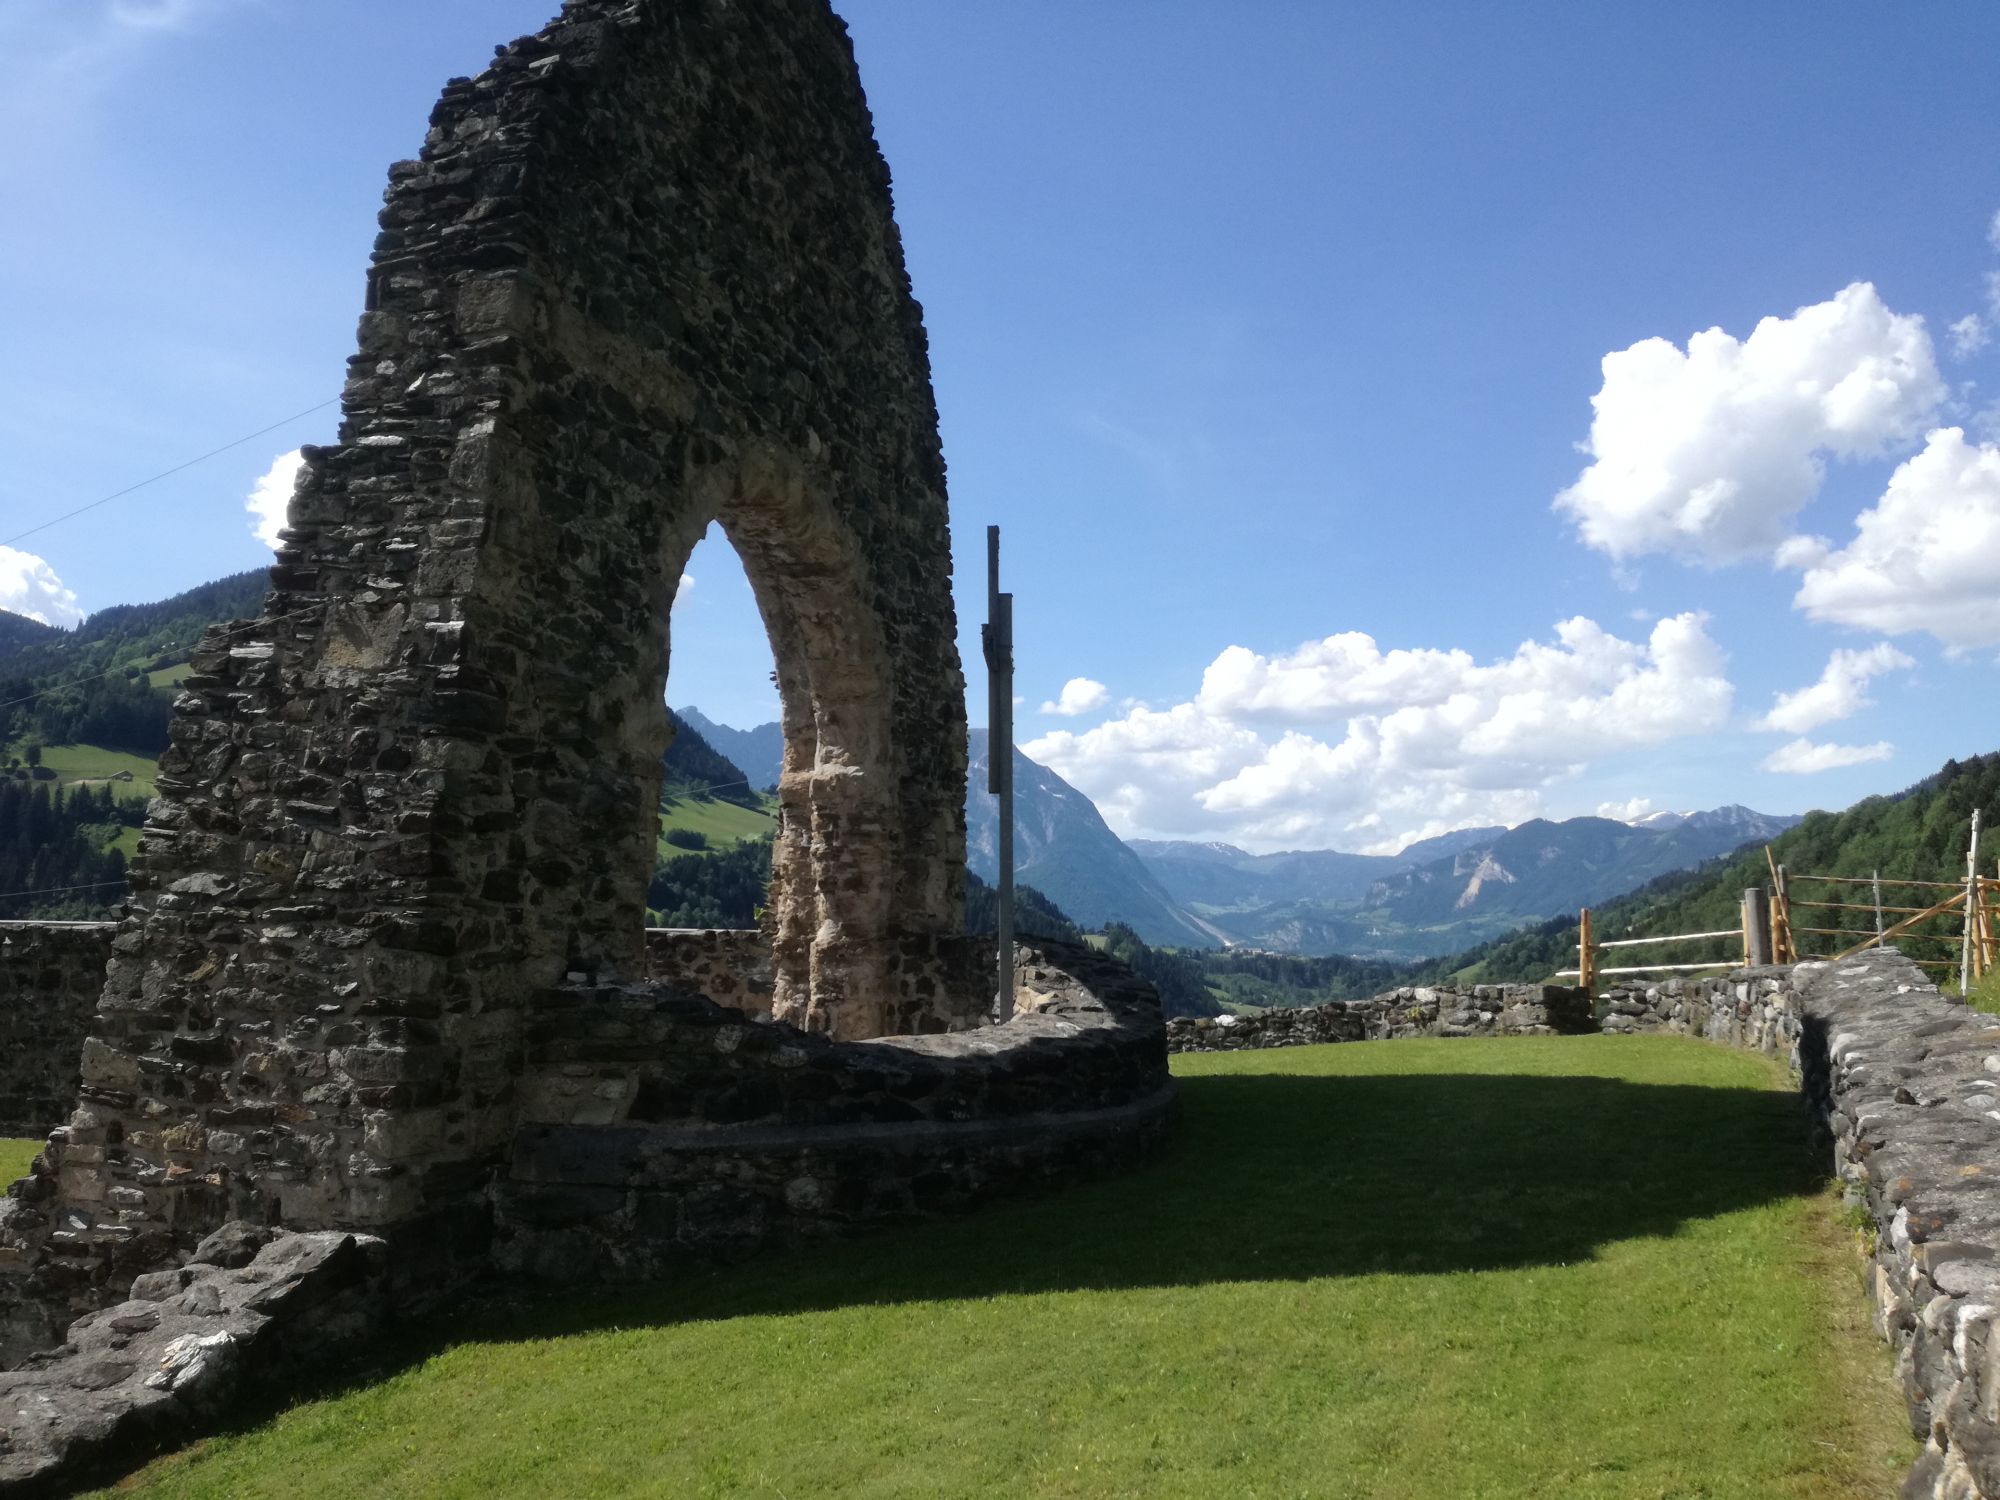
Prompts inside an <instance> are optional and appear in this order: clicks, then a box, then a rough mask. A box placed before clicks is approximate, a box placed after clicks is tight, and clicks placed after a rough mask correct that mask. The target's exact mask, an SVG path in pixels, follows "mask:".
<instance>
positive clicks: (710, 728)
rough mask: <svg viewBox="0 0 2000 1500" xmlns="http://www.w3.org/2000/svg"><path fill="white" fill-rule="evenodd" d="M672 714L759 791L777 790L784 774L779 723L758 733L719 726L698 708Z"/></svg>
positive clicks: (724, 725)
mask: <svg viewBox="0 0 2000 1500" xmlns="http://www.w3.org/2000/svg"><path fill="white" fill-rule="evenodd" d="M673 712H674V713H676V714H678V715H679V716H680V717H681V719H682V720H683V722H685V723H686V724H688V725H689V726H690V727H691V728H692V729H693V730H694V731H695V733H697V734H699V735H700V736H701V737H702V738H703V739H705V740H707V741H708V743H709V746H710V747H711V748H712V749H713V750H715V752H716V753H717V754H718V755H721V756H722V757H723V758H724V759H725V760H729V761H733V762H734V763H735V764H736V765H737V766H738V767H740V768H741V770H742V772H743V774H744V775H745V776H746V777H747V778H749V781H750V785H751V786H752V787H754V788H755V789H756V790H758V791H760V792H768V791H770V790H772V789H773V788H775V787H776V786H777V784H778V778H779V777H780V776H782V775H783V774H784V771H785V731H784V727H783V726H782V725H781V724H779V723H778V721H777V720H776V719H773V720H772V721H771V722H770V723H768V724H759V725H758V726H757V727H756V728H755V729H732V728H730V726H729V725H727V724H718V723H716V722H715V720H713V719H711V718H710V717H709V716H708V715H707V714H705V713H703V712H702V711H701V710H700V709H698V708H694V707H688V708H677V709H675V710H673Z"/></svg>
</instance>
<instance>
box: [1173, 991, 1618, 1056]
mask: <svg viewBox="0 0 2000 1500" xmlns="http://www.w3.org/2000/svg"><path fill="white" fill-rule="evenodd" d="M1594 1029H1595V1027H1594V1025H1593V1023H1592V1020H1591V1004H1590V996H1589V995H1588V994H1587V993H1586V992H1585V991H1583V990H1580V989H1575V988H1573V987H1571V986H1569V985H1562V984H1481V985H1474V986H1472V987H1470V988H1468V989H1459V988H1456V987H1454V986H1450V985H1441V986H1428V985H1404V986H1402V987H1401V988H1400V989H1394V990H1386V991H1384V992H1383V993H1382V994H1379V995H1375V996H1372V997H1370V998H1369V999H1366V1000H1335V1001H1330V1002H1328V1003H1327V1004H1325V1005H1299V1006H1276V1007H1273V1008H1271V1009H1269V1010H1263V1011H1256V1012H1253V1013H1251V1014H1248V1015H1237V1016H1175V1017H1174V1018H1173V1019H1172V1020H1170V1021H1168V1022H1167V1050H1168V1051H1169V1052H1241V1051H1248V1050H1252V1049H1256V1048H1262V1047H1310V1046H1316V1045H1321V1044H1324V1043H1328V1042H1381V1041H1393V1040H1396V1039H1398V1038H1401V1037H1412V1036H1527V1035H1533V1034H1537V1033H1549V1032H1578V1031H1591V1030H1594Z"/></svg>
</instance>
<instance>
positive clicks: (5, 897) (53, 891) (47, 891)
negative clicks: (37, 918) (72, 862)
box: [0, 880, 125, 901]
mask: <svg viewBox="0 0 2000 1500" xmlns="http://www.w3.org/2000/svg"><path fill="white" fill-rule="evenodd" d="M123 884H125V882H124V881H122V880H100V881H98V882H97V883H96V884H95V885H52V886H47V887H45V888H44V889H42V890H39V891H0V901H12V900H13V899H14V898H15V897H16V896H61V895H66V894H68V893H69V892H70V891H101V890H103V889H105V888H106V887H107V886H114V885H123Z"/></svg>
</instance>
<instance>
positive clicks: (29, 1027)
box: [0, 922, 114, 1136]
mask: <svg viewBox="0 0 2000 1500" xmlns="http://www.w3.org/2000/svg"><path fill="white" fill-rule="evenodd" d="M113 930H114V929H113V927H112V925H111V924H110V923H108V922H0V1136H44V1135H47V1134H48V1133H49V1131H50V1130H51V1129H53V1128H54V1127H55V1125H56V1124H57V1123H58V1122H59V1121H61V1120H64V1119H67V1118H68V1116H69V1112H70V1111H71V1110H72V1109H74V1108H76V1089H77V1079H78V1060H79V1059H80V1058H81V1057H82V1055H83V1039H84V1037H85V1036H86V1035H87V1034H88V1033H89V1030H90V1019H91V1015H92V1013H93V1012H94V1011H95V1010H96V1009H97V994H98V991H100V990H101V989H103V988H104V963H105V960H106V959H107V958H108V957H109V956H110V952H111V934H112V932H113Z"/></svg>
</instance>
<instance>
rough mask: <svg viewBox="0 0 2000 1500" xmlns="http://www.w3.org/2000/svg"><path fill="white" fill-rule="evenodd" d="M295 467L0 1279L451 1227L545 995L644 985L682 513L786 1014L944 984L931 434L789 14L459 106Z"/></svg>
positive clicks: (468, 1207)
mask: <svg viewBox="0 0 2000 1500" xmlns="http://www.w3.org/2000/svg"><path fill="white" fill-rule="evenodd" d="M306 458H307V462H306V465H305V469H304V472H303V474H302V477H301V480H300V484H299V488H298V491H297V493H296V495H295V497H294V499H293V503H292V509H291V516H290V522H291V524H290V526H289V527H288V528H287V530H286V531H285V533H284V545H283V547H282V549H281V551H280V553H279V555H278V558H277V562H276V566H275V567H274V568H273V571H272V591H271V593H270V595H269V598H268V600H267V603H266V609H265V613H264V615H263V617H262V618H260V619H259V620H257V621H255V622H250V623H247V624H243V625H239V626H236V627H233V628H231V629H229V630H226V631H215V632H211V633H210V634H209V635H208V636H207V637H206V638H205V639H204V641H203V643H202V644H201V646H200V647H199V649H198V650H197V651H196V652H195V654H194V659H193V671H192V674H191V675H190V676H189V677H188V678H187V680H186V681H185V683H184V684H183V691H182V693H181V696H180V698H179V699H178V701H177V703H176V705H175V707H176V714H175V720H174V725H173V733H172V745H171V747H170V749H169V750H168V751H167V752H166V754H165V755H164V756H163V758H162V761H161V776H160V780H159V793H160V795H159V798H158V799H157V801H156V802H155V804H154V806H153V808H152V811H151V814H150V817H149V822H148V825H147V827H146V829H145V832H144V838H143V841H142V844H141V847H140V850H139V853H138V856H137V858H136V859H135V860H134V862H133V870H132V883H133V891H134V905H135V914H134V915H133V916H131V917H130V918H128V919H127V921H126V922H125V923H124V924H123V928H122V930H121V931H120V932H119V934H118V936H117V938H116V940H115V942H114V945H113V946H114V954H113V957H112V960H111V963H110V966H109V971H108V975H107V981H106V985H105V989H104V992H103V995H102V997H101V1000H100V1003H99V1008H98V1014H97V1017H96V1020H95V1022H94V1023H93V1035H92V1039H91V1042H90V1045H89V1048H88V1049H87V1051H86V1053H85V1056H84V1065H83V1070H82V1084H81V1090H80V1104H79V1108H78V1110H77V1112H76V1114H75V1115H74V1117H73V1118H72V1120H71V1121H70V1123H69V1125H68V1126H67V1127H66V1128H65V1129H64V1130H63V1131H62V1132H59V1133H58V1136H57V1137H56V1139H55V1140H54V1141H53V1143H52V1145H51V1148H50V1150H49V1151H48V1152H47V1153H45V1159H44V1160H45V1167H46V1170H45V1171H43V1172H42V1173H41V1174H40V1175H38V1176H37V1177H36V1178H35V1179H33V1180H32V1181H30V1182H29V1183H28V1184H27V1185H26V1186H25V1188H23V1189H20V1190H17V1191H16V1192H15V1194H14V1196H12V1197H11V1198H9V1199H8V1200H7V1202H6V1204H5V1205H4V1207H0V1307H13V1308H15V1309H17V1310H18V1309H19V1308H21V1307H23V1306H27V1305H31V1304H32V1305H36V1306H43V1307H58V1308H69V1309H73V1310H82V1309H85V1308H87V1307H90V1306H93V1305H97V1304H99V1303H101V1302H102V1301H104V1300H105V1299H106V1298H108V1297H112V1296H115V1295H116V1294H117V1290H118V1288H119V1287H121V1286H122V1285H124V1284H125V1283H128V1282H129V1281H130V1280H131V1278H132V1277H133V1276H135V1275H137V1274H140V1273H141V1272H144V1271H147V1270H150V1269H152V1268H153V1267H155V1266H157V1265H160V1264H162V1263H165V1262H168V1261H171V1260H172V1259H174V1258H175V1257H176V1256H180V1255H185V1254H186V1253H187V1252H188V1251H189V1250H190V1249H191V1248H192V1247H193V1245H194V1243H195V1242H196V1241H198V1240H200V1239H201V1238H202V1237H203V1236H204V1235H206V1234H208V1233H209V1232H211V1231H212V1230H214V1229H215V1228H217V1227H218V1226H220V1225H221V1224H223V1223H224V1222H226V1221H231V1220H250V1221H253V1222H258V1223H265V1222H280V1223H283V1224H285V1225H287V1226H289V1227H292V1228H297V1229H314V1228H320V1227H335V1226H337V1227H342V1228H369V1229H380V1230H382V1231H384V1232H385V1233H391V1234H392V1235H393V1234H397V1233H400V1234H402V1235H403V1236H404V1237H405V1238H406V1239H409V1240H410V1241H411V1242H413V1243H415V1242H451V1243H457V1242H460V1241H464V1242H466V1243H468V1244H472V1243H475V1242H477V1241H478V1239H479V1237H480V1235H481V1233H482V1229H481V1224H482V1223H483V1221H484V1219H485V1216H486V1214H487V1207H486V1204H485V1201H484V1197H483V1194H484V1189H485V1185H486V1184H487V1182H488V1181H489V1180H490V1178H491V1176H492V1173H493V1172H494V1170H495V1168H496V1164H497V1163H499V1162H501V1161H503V1160H504V1159H505V1157H506V1155H507V1152H508V1151H509V1149H510V1147H511V1143H512V1139H513V1135H514V1130H515V1126H516V1123H517V1117H518V1110H519V1098H520V1086H519V1081H520V1075H521V1071H522V1067H523V1063H524V1058H525V1054H526V1049H527V1047H528V1045H529V1041H528V1025H529V1020H530V1017H531V1016H532V1014H533V1013H534V1009H535V1005H536V1001H537V997H539V996H542V995H544V994H546V993H547V992H548V991H549V990H550V989H551V988H552V987H555V986H557V985H559V984H561V983H563V982H564V981H565V976H567V975H570V974H579V975H582V976H584V981H585V982H588V983H598V984H604V983H612V984H615V983H617V982H620V981H630V980H636V979H638V978H640V977H641V976H643V974H644V973H645V958H644V953H643V945H644V939H643V937H642V927H643V916H644V913H643V898H644V885H645V880H646V876H647V874H648V872H649V871H650V867H651V861H652V844H653V837H654V825H653V810H654V806H655V802H656V795H657V787H658V777H659V757H660V753H661V750H662V748H663V744H664V736H665V728H664V717H663V713H662V709H661V703H662V696H663V687H664V681H665V675H666V669H667V646H668V642H667V630H668V626H669V618H670V616H669V610H670V605H671V595H672V589H673V580H675V579H677V578H678V577H679V575H680V570H681V564H682V563H683V562H684V560H685V558H686V556H687V553H688V551H689V549H690V548H691V547H692V546H693V545H694V543H695V541H696V540H697V539H698V538H699V537H700V535H701V534H702V532H703V531H704V530H705V529H706V527H707V526H708V525H709V524H710V523H711V522H716V523H719V524H720V525H721V526H722V527H723V529H724V531H725V532H726V533H727V535H728V537H729V539H730V541H731V542H732V544H733V545H734V546H735V548H736V549H737V551H738V552H739V553H740V554H741V556H742V558H743V562H744V566H745V569H746V572H747V574H748V576H749V577H750V579H751V582H752V585H753V587H754V588H755V590H756V592H757V596H758V602H759V605H760V608H761V610H762V612H763V615H764V619H765V623H766V625H767V627H768V629H769V631H770V634H771V638H772V645H773V648H774V654H775V656H776V658H777V661H778V663H779V688H780V696H781V699H782V702H783V718H784V724H785V731H786V741H787V750H786V764H785V770H784V775H783V778H782V780H781V783H780V799H781V804H782V813H781V818H780V825H779V831H778V837H777V850H776V855H775V861H774V864H775V869H774V877H775V878H774V892H773V902H772V910H773V916H772V918H771V921H770V928H769V931H768V932H767V938H768V942H769V947H770V952H771V966H772V978H771V1007H772V1014H773V1015H774V1016H776V1017H778V1018H780V1019H783V1020H786V1021H790V1022H794V1023H797V1024H799V1025H800V1026H801V1027H802V1028H803V1029H805V1030H808V1031H816V1032H822V1033H825V1034H828V1035H831V1036H855V1037H859V1036H869V1035H874V1034H880V1033H883V1032H886V1031H890V1030H893V1029H895V1028H896V1027H897V1026H898V1025H899V1024H901V1023H903V1022H904V1021H906V1020H907V1019H909V1018H910V1017H911V1016H912V1015H923V1014H929V1013H931V1012H936V1011H938V1010H939V1009H940V1007H939V1005H938V1004H937V1003H936V1002H935V1001H934V1000H932V1001H926V1000H924V999H922V998H921V997H916V996H912V995H908V994H904V993H902V992H900V991H899V990H898V989H897V988H896V986H897V985H898V983H899V982H900V981H901V979H902V978H903V977H905V975H906V973H908V972H910V971H909V970H908V967H907V966H906V965H904V964H903V963H902V961H901V959H900V957H899V955H900V954H901V953H902V952H903V950H904V948H905V940H906V939H907V938H909V937H911V936H912V935H915V936H917V937H919V938H922V937H924V936H926V935H941V934H945V933H954V934H955V933H956V932H957V931H958V929H959V926H960V920H961V915H960V914H961V907H962V884H963V873H962V872H963V864H964V830H963V810H962V807H963V804H962V796H963V785H964V771H965V728H964V720H963V714H962V707H961V705H962V703H963V696H964V682H963V678H962V674H961V672H960V667H959V663H958V659H957V653H956V634H957V632H956V625H955V620H954V616H953V610H952V602H951V594H950V576H949V542H948V524H947V516H946V508H945V493H944V472H943V462H942V458H941V455H940V451H939V446H938V438H937V423H936V412H935V408H934V405H933V402H932V398H931V394H930V389H929V379H928V362H927V353H926V345H925V339H924V333H923V328H922V323H921V318H920V314H919V311H918V309H917V307H916V304H915V302H914V301H913V299H912V298H911V297H910V294H909V283H908V278H907V276H906V274H905V271H904V266H903V260H902V253H901V249H900V241H899V238H898V235H897V231H896V227H895V224H894V221H893V219H892V217H891V214H890V204H889V192H888V174H887V169H886V168H885V167H884V165H883V163H882V160H881V157H880V155H879V153H878V151H877V150H876V147H875V144H874V141H873V138H872V132H871V128H870V123H869V118H868V114H867V109H866V105H865V102H864V101H863V99H862V96H861V92H860V86H859V83H858V80H857V79H856V76H855V72H854V65H853V59H852V56H851V52H850V49H849V47H848V44H847V39H846V36H845V32H844V28H843V27H842V26H841V24H840V23H839V21H838V20H837V18H835V17H834V16H833V15H832V14H831V12H830V11H828V10H827V9H826V7H825V6H824V5H823V4H821V3H818V0H732V3H724V0H572V3H571V4H569V5H568V6H567V7H566V9H565V11H564V13H563V16H562V18H561V19H560V20H558V21H557V22H555V23H553V24H552V25H551V26H550V27H549V28H547V29H546V30H545V31H543V32H542V33H539V34H538V35H536V36H533V37H529V38H525V39H523V40H522V41H520V42H516V43H514V44H512V45H511V46H509V47H506V48H503V49H501V52H500V55H499V56H498V57H497V58H496V60H495V62H494V64H493V65H492V67H491V68H489V69H488V70H487V71H486V72H485V73H483V74H481V75H480V76H479V77H478V78H476V79H460V80H455V81H454V82H453V83H451V84H450V85H448V86H447V88H446V90H445V93H444V96H443V98H442V99H441V100H440V102H439V104H438V106H437V108H436V110H435V111H434V113H433V115H432V118H431V123H430V131H429V134H428V135H427V137H426V138H425V142H424V149H423V153H422V156H421V158H420V159H419V160H416V161H411V162H405V163H402V164H399V165H398V166H396V167H395V168H393V169H392V171H391V174H390V187H389V192H388V196H387V201H386V204H385V207H384V209H383V212H382V218H381V233H380V235H379V237H378V239H377V241H376V248H375V254H374V260H373V265H372V267H371V269H370V272H369V276H368V286H367V298H366V311H365V312H364V314H363V316H362V319H361V326H360V334H359V352H358V353H357V355H356V356H355V358H354V359H353V361H352V362H351V365H350V369H349V378H348V381H347V384H346V387H345V389H344V391H343V421H342V425H341V430H340V441H339V443H338V445H337V446H334V447H330V448H318V449H310V450H308V451H307V455H306ZM921 967H922V966H921V965H920V966H918V968H921ZM943 1009H945V1010H949V1009H950V1007H949V1006H945V1007H943ZM939 1024H951V1022H950V1020H949V1018H948V1017H947V1018H943V1019H941V1020H940V1022H939ZM6 1316H8V1315H7V1314H5V1313H4V1312H0V1321H4V1320H5V1318H6Z"/></svg>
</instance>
